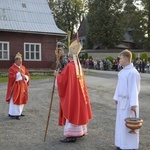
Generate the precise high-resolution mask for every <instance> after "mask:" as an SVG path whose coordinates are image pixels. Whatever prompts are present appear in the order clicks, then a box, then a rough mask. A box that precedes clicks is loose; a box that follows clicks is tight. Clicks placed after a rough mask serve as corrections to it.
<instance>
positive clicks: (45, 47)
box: [0, 31, 56, 69]
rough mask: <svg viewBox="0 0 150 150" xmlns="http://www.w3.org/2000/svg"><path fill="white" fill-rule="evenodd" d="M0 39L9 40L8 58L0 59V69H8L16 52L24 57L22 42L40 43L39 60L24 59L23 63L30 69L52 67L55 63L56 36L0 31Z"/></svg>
mask: <svg viewBox="0 0 150 150" xmlns="http://www.w3.org/2000/svg"><path fill="white" fill-rule="evenodd" d="M0 41H7V42H9V46H10V60H9V61H8V60H0V69H8V68H9V67H10V66H11V65H12V64H13V62H14V57H15V55H16V53H17V52H20V53H21V54H22V58H24V42H29V43H41V54H42V56H41V57H42V58H41V59H42V60H41V61H24V60H23V65H25V66H26V67H27V68H29V69H30V68H32V69H53V68H54V66H55V64H54V62H55V53H54V50H55V48H56V36H50V35H42V34H28V33H15V32H2V31H0Z"/></svg>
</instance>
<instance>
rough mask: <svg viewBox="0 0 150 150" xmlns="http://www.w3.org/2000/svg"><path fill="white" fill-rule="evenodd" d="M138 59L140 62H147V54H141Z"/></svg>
mask: <svg viewBox="0 0 150 150" xmlns="http://www.w3.org/2000/svg"><path fill="white" fill-rule="evenodd" d="M140 59H141V60H148V54H147V53H146V52H143V53H141V55H140Z"/></svg>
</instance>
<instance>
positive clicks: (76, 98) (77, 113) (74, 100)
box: [57, 61, 92, 126]
mask: <svg viewBox="0 0 150 150" xmlns="http://www.w3.org/2000/svg"><path fill="white" fill-rule="evenodd" d="M57 84H58V94H59V98H60V110H59V123H58V124H59V125H60V126H63V125H65V121H66V119H68V120H69V122H70V123H72V124H74V125H77V126H79V125H85V124H87V123H88V122H89V120H90V119H91V118H92V111H91V105H90V99H89V96H88V91H87V87H86V84H85V79H84V74H83V76H82V77H79V78H78V77H77V75H76V70H75V64H74V62H73V61H71V62H70V63H68V64H67V65H66V66H65V68H64V69H63V70H62V72H61V74H58V75H57ZM81 85H82V86H81Z"/></svg>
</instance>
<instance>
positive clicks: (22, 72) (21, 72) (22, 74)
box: [19, 69, 26, 80]
mask: <svg viewBox="0 0 150 150" xmlns="http://www.w3.org/2000/svg"><path fill="white" fill-rule="evenodd" d="M19 72H20V74H21V76H22V79H23V80H25V79H26V78H25V74H24V71H23V70H22V69H20V70H19Z"/></svg>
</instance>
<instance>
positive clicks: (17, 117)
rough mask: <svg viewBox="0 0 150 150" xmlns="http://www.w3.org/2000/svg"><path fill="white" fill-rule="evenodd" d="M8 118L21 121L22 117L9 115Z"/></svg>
mask: <svg viewBox="0 0 150 150" xmlns="http://www.w3.org/2000/svg"><path fill="white" fill-rule="evenodd" d="M8 116H9V117H10V118H12V119H16V120H20V116H12V115H10V114H8Z"/></svg>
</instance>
